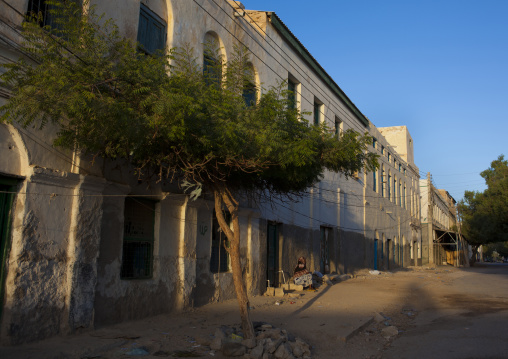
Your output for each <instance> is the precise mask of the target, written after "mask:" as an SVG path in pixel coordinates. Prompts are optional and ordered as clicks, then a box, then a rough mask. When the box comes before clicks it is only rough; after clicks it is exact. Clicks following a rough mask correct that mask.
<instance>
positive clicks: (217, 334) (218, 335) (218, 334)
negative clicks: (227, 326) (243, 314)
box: [213, 328, 226, 339]
mask: <svg viewBox="0 0 508 359" xmlns="http://www.w3.org/2000/svg"><path fill="white" fill-rule="evenodd" d="M213 336H214V337H215V338H221V339H224V338H225V337H226V333H224V331H223V330H222V329H221V328H217V329H215V333H213Z"/></svg>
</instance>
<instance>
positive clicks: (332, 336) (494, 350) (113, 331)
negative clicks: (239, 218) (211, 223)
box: [0, 266, 508, 359]
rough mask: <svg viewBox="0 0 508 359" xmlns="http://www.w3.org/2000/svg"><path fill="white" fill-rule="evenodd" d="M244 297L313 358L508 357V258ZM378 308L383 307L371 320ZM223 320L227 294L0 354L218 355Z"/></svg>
mask: <svg viewBox="0 0 508 359" xmlns="http://www.w3.org/2000/svg"><path fill="white" fill-rule="evenodd" d="M277 303H278V304H277ZM251 305H252V307H253V309H252V319H253V320H254V321H262V322H267V323H270V324H272V325H274V326H276V327H280V328H283V329H286V330H287V331H288V332H290V333H291V334H293V335H294V336H297V337H300V338H302V339H303V340H305V341H306V342H307V343H309V344H310V345H311V346H312V358H360V359H363V358H411V359H415V358H416V359H418V358H508V266H484V267H479V268H471V269H469V268H468V269H456V268H453V267H438V268H422V267H419V268H413V269H405V270H399V271H397V272H395V273H386V272H382V273H381V274H380V275H372V274H370V273H369V272H368V271H364V272H363V273H357V275H356V276H355V278H353V279H350V280H347V281H344V282H341V283H337V284H334V285H333V286H326V285H323V286H321V287H320V288H319V289H318V291H317V292H303V293H302V295H301V296H300V297H298V298H289V297H285V298H282V299H280V298H274V297H264V296H260V297H254V298H251ZM376 313H381V315H382V316H381V315H378V316H377V319H378V322H376V321H374V320H373V316H374V315H375V314H376ZM221 325H226V326H229V327H239V326H240V325H239V316H238V308H237V304H236V302H235V301H234V300H233V301H226V302H222V303H214V304H211V305H207V306H204V307H200V308H197V309H193V310H190V311H187V312H185V313H180V314H168V315H161V316H157V317H154V318H150V319H146V320H143V321H136V322H129V323H122V324H120V325H116V326H112V327H108V328H102V329H98V330H95V331H92V332H86V333H82V334H79V335H73V336H67V337H57V338H52V339H49V340H46V341H44V342H41V343H34V344H29V345H24V346H22V347H0V357H1V358H19V359H27V358H41V359H49V358H52V359H54V358H80V359H81V358H129V357H131V358H132V357H133V356H130V355H127V353H134V352H133V351H132V350H133V349H136V348H144V349H145V350H146V351H147V352H148V353H150V354H149V355H147V356H144V357H145V358H151V357H154V358H155V357H160V356H168V357H174V356H189V355H191V353H193V354H194V355H198V354H199V355H203V356H204V357H210V358H212V357H213V358H223V356H222V354H221V353H220V352H215V351H212V350H211V349H210V348H209V346H208V345H207V344H209V343H210V340H211V339H213V333H214V331H215V329H216V328H218V327H220V326H221ZM388 327H390V328H392V327H395V328H396V330H395V335H394V336H392V337H389V336H388V335H386V334H383V329H386V328H388ZM392 329H393V328H392ZM392 334H393V330H392ZM346 339H347V341H345V340H346ZM473 347H474V349H472V348H473ZM504 353H505V355H504V356H503V354H504ZM154 354H155V355H154Z"/></svg>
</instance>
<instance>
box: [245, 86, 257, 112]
mask: <svg viewBox="0 0 508 359" xmlns="http://www.w3.org/2000/svg"><path fill="white" fill-rule="evenodd" d="M242 96H243V99H244V101H245V105H246V106H247V107H250V106H252V105H255V104H256V99H257V91H256V85H254V84H253V83H252V82H249V83H247V84H246V85H245V87H244V88H243V93H242Z"/></svg>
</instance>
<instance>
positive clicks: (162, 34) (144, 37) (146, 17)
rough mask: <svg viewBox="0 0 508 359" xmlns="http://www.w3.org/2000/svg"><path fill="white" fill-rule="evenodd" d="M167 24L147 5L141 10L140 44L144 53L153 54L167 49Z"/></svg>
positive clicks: (142, 6)
mask: <svg viewBox="0 0 508 359" xmlns="http://www.w3.org/2000/svg"><path fill="white" fill-rule="evenodd" d="M166 27H167V26H166V22H165V21H164V20H163V19H161V18H160V17H159V16H158V15H157V14H156V13H154V12H153V11H152V10H150V9H149V8H148V7H146V6H145V5H143V4H141V7H140V10H139V25H138V43H139V46H140V48H141V50H142V51H144V52H145V53H147V54H153V53H154V52H156V51H157V50H164V49H165V48H166Z"/></svg>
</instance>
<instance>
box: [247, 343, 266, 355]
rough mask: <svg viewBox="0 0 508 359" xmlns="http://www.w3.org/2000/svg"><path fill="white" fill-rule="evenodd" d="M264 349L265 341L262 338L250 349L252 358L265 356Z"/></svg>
mask: <svg viewBox="0 0 508 359" xmlns="http://www.w3.org/2000/svg"><path fill="white" fill-rule="evenodd" d="M264 351H265V348H264V342H263V341H262V340H260V341H259V343H258V345H256V347H255V348H254V349H252V350H251V351H250V357H251V359H261V358H262V357H263V353H264Z"/></svg>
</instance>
